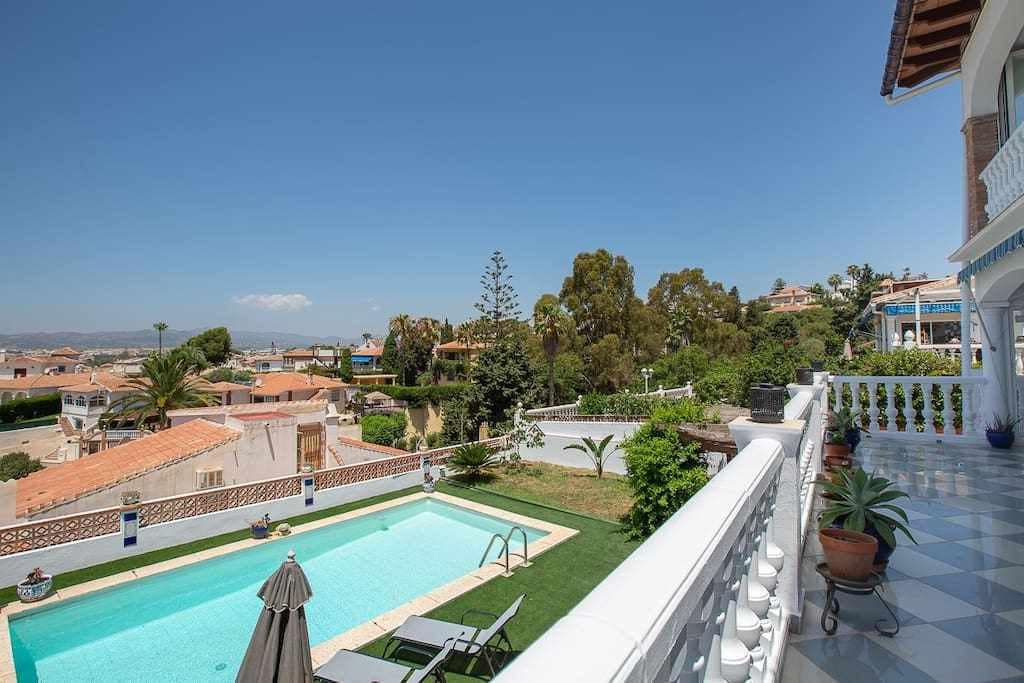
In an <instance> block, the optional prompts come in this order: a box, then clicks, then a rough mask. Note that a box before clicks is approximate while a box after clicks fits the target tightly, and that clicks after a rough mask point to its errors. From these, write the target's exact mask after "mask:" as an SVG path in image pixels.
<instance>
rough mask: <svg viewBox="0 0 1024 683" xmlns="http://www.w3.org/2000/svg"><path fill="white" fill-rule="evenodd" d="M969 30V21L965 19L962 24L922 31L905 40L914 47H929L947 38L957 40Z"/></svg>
mask: <svg viewBox="0 0 1024 683" xmlns="http://www.w3.org/2000/svg"><path fill="white" fill-rule="evenodd" d="M970 32H971V22H969V21H965V22H964V23H962V24H957V25H955V26H950V27H949V28H944V29H941V30H939V31H931V32H930V33H922V34H921V35H918V36H911V37H910V38H909V39H908V40H907V44H908V45H913V46H915V47H931V46H932V45H937V44H939V43H944V42H946V41H947V40H957V39H960V38H963V37H964V36H966V35H968V34H969V33H970Z"/></svg>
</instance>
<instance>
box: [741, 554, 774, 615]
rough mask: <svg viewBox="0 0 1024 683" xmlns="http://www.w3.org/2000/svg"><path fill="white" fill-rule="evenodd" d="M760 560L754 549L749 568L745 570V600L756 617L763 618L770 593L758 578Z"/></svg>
mask: <svg viewBox="0 0 1024 683" xmlns="http://www.w3.org/2000/svg"><path fill="white" fill-rule="evenodd" d="M759 565H760V562H759V560H758V557H757V552H756V551H755V552H754V553H753V554H752V555H751V556H750V570H749V571H748V572H747V601H748V605H749V607H750V609H752V610H754V614H756V615H757V616H758V618H760V619H763V618H764V617H765V616H766V615H767V614H768V607H769V600H770V598H771V594H770V593H769V592H768V589H767V588H765V587H764V584H762V583H761V580H760V568H759Z"/></svg>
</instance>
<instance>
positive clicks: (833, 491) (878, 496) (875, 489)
mask: <svg viewBox="0 0 1024 683" xmlns="http://www.w3.org/2000/svg"><path fill="white" fill-rule="evenodd" d="M815 483H816V485H817V486H819V487H821V489H822V490H823V491H824V492H825V493H826V494H828V500H829V504H828V507H826V508H825V510H824V511H823V512H822V513H821V516H820V517H819V519H818V529H819V531H818V535H819V538H820V539H821V545H822V548H824V550H825V560H826V561H827V562H828V565H829V568H830V570H831V571H832V572H833V573H834V574H836V575H837V576H841V575H843V574H842V573H841V572H842V571H844V569H845V567H842V566H838V565H837V566H833V561H836V562H837V563H838V564H842V559H843V558H837V557H835V556H832V557H830V551H831V552H832V553H833V555H835V553H836V541H837V537H839V540H842V541H843V542H845V543H860V544H864V545H867V546H869V547H871V546H873V550H869V548H867V547H858V548H850V547H845V548H842V549H840V551H843V550H845V551H847V552H851V553H853V554H855V555H857V560H858V562H859V564H858V566H857V567H856V568H854V569H853V570H852V571H851V574H854V575H851V576H849V578H855V579H864V578H866V577H867V573H870V571H871V569H872V565H873V567H874V569H875V570H876V571H880V570H882V569H884V568H885V566H886V565H887V564H888V562H889V557H890V556H891V555H892V553H893V550H895V548H896V531H900V532H901V533H902V534H904V535H905V536H906V537H907V538H909V539H910V540H911V541H913V542H914V543H917V541H916V540H915V539H914V536H913V534H911V533H910V529H908V528H907V526H906V525H907V524H908V519H907V513H906V512H905V511H904V510H903V508H901V507H900V506H899V505H897V504H896V503H895V501H896V500H898V499H900V498H909V497H910V496H908V495H907V494H906V493H904V492H903V491H900V490H898V489H894V488H892V487H893V485H894V484H893V482H892V481H890V480H889V479H886V478H885V477H876V476H875V475H874V474H871V475H869V474H868V473H867V472H865V471H864V470H863V469H862V468H860V467H858V468H857V469H855V470H840V471H838V472H837V473H836V476H835V478H834V480H832V481H825V480H818V481H817V482H815ZM836 532H853V533H854V534H858V535H859V536H864V537H865V538H859V537H858V536H848V535H847V534H842V533H836ZM867 539H870V541H869V540H867ZM865 566H866V570H865ZM837 568H838V569H839V571H838V572H837V571H836V570H837Z"/></svg>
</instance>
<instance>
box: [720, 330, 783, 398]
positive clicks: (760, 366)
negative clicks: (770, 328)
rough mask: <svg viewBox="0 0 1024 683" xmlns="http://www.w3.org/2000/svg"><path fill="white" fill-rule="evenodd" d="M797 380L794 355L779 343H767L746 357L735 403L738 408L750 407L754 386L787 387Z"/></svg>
mask: <svg viewBox="0 0 1024 683" xmlns="http://www.w3.org/2000/svg"><path fill="white" fill-rule="evenodd" d="M795 379H796V361H795V360H794V355H793V353H791V352H790V351H789V350H788V349H786V347H784V346H783V345H782V344H780V343H778V342H766V343H764V344H763V345H762V346H760V347H759V348H758V349H757V350H755V351H752V352H750V353H749V354H747V355H746V356H745V357H744V359H743V364H742V365H741V366H740V370H739V378H738V380H737V384H736V387H735V393H734V394H733V402H734V403H735V404H736V405H738V406H749V405H750V386H751V385H752V384H759V383H761V382H765V383H768V384H776V385H782V386H785V385H786V384H789V383H791V382H793V381H795Z"/></svg>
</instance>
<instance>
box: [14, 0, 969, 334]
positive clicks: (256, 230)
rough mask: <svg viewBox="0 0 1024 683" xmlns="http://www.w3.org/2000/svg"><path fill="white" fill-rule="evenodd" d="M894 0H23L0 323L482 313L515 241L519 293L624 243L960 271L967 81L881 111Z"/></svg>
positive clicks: (650, 250)
mask: <svg viewBox="0 0 1024 683" xmlns="http://www.w3.org/2000/svg"><path fill="white" fill-rule="evenodd" d="M893 4H894V0H877V1H876V2H865V3H854V4H851V3H848V2H834V1H833V2H811V1H806V2H785V3H708V2H701V3H696V2H679V1H678V0H673V1H671V2H655V3H643V4H637V3H623V2H608V3H595V2H575V3H569V2H564V3H527V4H524V3H480V2H431V3H426V2H421V3H403V4H402V5H395V4H391V3H375V2H361V3H357V2H324V3H312V2H310V3H302V4H299V5H296V4H287V3H242V2H237V3H220V2H216V3H172V4H171V5H165V6H163V7H156V6H155V5H154V4H153V3H123V4H119V3H114V2H94V3H88V2H82V3H77V2H76V3H52V2H50V3H44V2H36V3H7V4H6V5H5V9H4V20H3V21H2V22H0V63H2V64H3V86H2V87H0V120H2V122H3V123H2V125H0V159H2V163H0V225H2V230H0V233H2V235H3V240H2V246H0V249H2V252H3V255H4V258H3V269H2V273H3V275H2V276H0V291H2V292H3V296H2V310H3V315H2V316H0V332H8V333H9V332H27V331H55V330H81V331H95V330H111V329H140V328H145V327H148V326H149V325H150V324H151V323H152V322H153V321H154V320H158V319H163V320H166V321H168V322H169V323H170V324H171V326H172V327H174V328H191V327H197V326H201V325H213V324H227V325H229V326H232V327H235V328H236V329H251V330H265V331H269V330H286V331H292V332H301V333H310V334H322V335H342V336H353V335H358V334H359V333H360V332H361V331H363V330H364V329H370V330H374V331H380V330H382V329H383V327H384V325H385V321H386V320H387V317H388V316H389V315H392V314H394V313H397V312H402V311H404V312H408V313H411V314H414V315H432V316H436V317H441V316H445V315H447V316H448V317H450V318H451V319H452V320H453V321H457V320H459V319H462V318H465V317H468V316H469V315H470V314H471V313H472V308H471V306H472V303H473V301H474V300H475V299H476V298H477V296H478V290H479V288H478V285H477V280H478V278H479V275H480V272H481V270H482V269H483V267H484V265H485V263H486V259H487V257H488V255H489V254H490V252H491V251H492V250H493V249H495V248H500V249H502V250H504V251H505V253H506V254H507V256H508V258H509V261H510V263H511V267H512V272H513V273H514V274H515V277H516V282H517V283H518V286H519V289H520V298H521V300H522V301H523V304H524V309H529V308H530V307H532V303H533V301H534V300H535V299H536V297H537V296H538V295H539V294H541V293H543V292H547V291H552V292H557V291H558V289H559V287H560V285H561V281H562V278H563V277H564V276H565V275H566V274H567V273H568V272H569V269H570V267H571V262H572V258H573V256H574V255H575V254H576V253H577V252H580V251H584V250H593V249H596V248H598V247H605V248H607V249H610V250H611V251H613V252H614V253H617V254H623V255H625V256H626V257H627V258H628V259H629V261H630V262H631V263H632V264H633V266H634V267H635V269H636V279H637V291H638V294H640V295H641V296H646V292H647V289H648V287H650V285H651V284H652V283H653V282H654V280H655V279H656V278H657V277H658V275H659V274H660V273H661V272H664V271H672V270H678V269H680V268H683V267H693V266H703V267H704V268H705V269H706V270H707V271H708V273H709V274H710V276H711V277H713V278H715V279H719V280H722V281H723V282H725V284H726V286H730V285H732V284H736V285H738V286H739V288H740V290H741V293H742V295H743V296H744V297H745V298H746V297H750V296H755V295H757V294H759V293H762V292H763V291H764V290H765V289H766V288H767V287H768V286H769V285H770V284H771V282H772V281H773V280H774V279H775V278H776V277H783V278H785V279H787V280H790V281H812V280H821V279H823V278H824V277H825V276H827V275H828V273H830V272H833V271H836V270H840V269H842V268H845V266H846V265H847V264H849V263H851V262H856V263H863V262H865V261H866V262H870V263H871V264H873V265H874V266H876V267H877V268H880V269H894V270H900V269H902V268H903V267H904V266H909V267H911V268H912V269H914V270H915V271H917V270H926V271H928V272H930V273H932V274H937V273H947V272H952V267H951V266H950V265H949V264H947V263H946V261H945V257H946V255H947V254H948V253H950V252H951V251H952V250H953V249H954V248H955V247H956V246H958V243H959V236H960V223H961V215H962V206H961V204H962V202H961V195H962V181H961V177H960V176H961V166H962V151H961V145H962V142H961V137H960V133H959V122H958V119H959V105H958V101H959V86H958V85H955V86H952V87H947V88H944V89H942V90H940V91H936V92H932V93H930V94H928V95H927V96H924V97H921V98H918V99H916V100H914V101H912V102H910V103H908V104H906V105H903V106H901V107H897V108H890V107H887V106H886V105H885V104H884V103H883V101H882V98H881V97H879V95H878V88H879V82H880V78H881V72H882V66H883V59H884V54H885V49H886V46H887V40H888V34H889V28H890V24H891V18H892V10H893ZM278 294H300V295H303V296H304V297H305V298H306V300H308V302H310V303H309V305H301V304H303V303H304V302H303V299H302V298H301V297H295V298H292V299H281V298H280V297H277V298H258V297H253V296H250V295H278ZM273 306H276V310H268V307H273ZM290 309H296V310H290Z"/></svg>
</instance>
